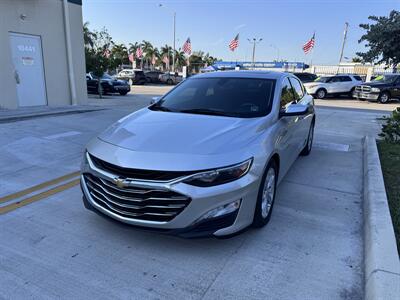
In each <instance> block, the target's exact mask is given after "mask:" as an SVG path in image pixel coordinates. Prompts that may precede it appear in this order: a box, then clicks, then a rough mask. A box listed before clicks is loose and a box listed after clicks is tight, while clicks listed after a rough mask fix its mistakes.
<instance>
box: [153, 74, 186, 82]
mask: <svg viewBox="0 0 400 300" xmlns="http://www.w3.org/2000/svg"><path fill="white" fill-rule="evenodd" d="M158 78H159V79H160V81H161V82H162V83H166V84H178V83H179V82H181V81H182V80H183V77H182V76H180V75H178V73H164V74H161V75H160V76H159V77H158Z"/></svg>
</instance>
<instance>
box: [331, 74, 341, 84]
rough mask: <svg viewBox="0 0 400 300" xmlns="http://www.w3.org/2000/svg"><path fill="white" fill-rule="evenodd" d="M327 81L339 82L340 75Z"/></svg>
mask: <svg viewBox="0 0 400 300" xmlns="http://www.w3.org/2000/svg"><path fill="white" fill-rule="evenodd" d="M329 82H332V83H334V82H341V80H340V76H335V77H332V78H331V80H329Z"/></svg>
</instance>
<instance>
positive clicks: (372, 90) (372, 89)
mask: <svg viewBox="0 0 400 300" xmlns="http://www.w3.org/2000/svg"><path fill="white" fill-rule="evenodd" d="M380 91H381V89H380V88H374V87H373V88H371V92H373V93H379V92H380Z"/></svg>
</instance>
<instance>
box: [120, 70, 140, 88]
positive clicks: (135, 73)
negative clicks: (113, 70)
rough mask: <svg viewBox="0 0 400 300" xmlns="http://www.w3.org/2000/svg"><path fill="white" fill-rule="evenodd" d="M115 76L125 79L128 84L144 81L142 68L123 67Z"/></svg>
mask: <svg viewBox="0 0 400 300" xmlns="http://www.w3.org/2000/svg"><path fill="white" fill-rule="evenodd" d="M116 77H117V79H121V80H126V81H127V82H128V83H129V84H130V85H132V84H145V83H146V75H145V74H144V72H143V71H142V70H132V69H124V70H122V71H121V72H119V73H118V75H117V76H116Z"/></svg>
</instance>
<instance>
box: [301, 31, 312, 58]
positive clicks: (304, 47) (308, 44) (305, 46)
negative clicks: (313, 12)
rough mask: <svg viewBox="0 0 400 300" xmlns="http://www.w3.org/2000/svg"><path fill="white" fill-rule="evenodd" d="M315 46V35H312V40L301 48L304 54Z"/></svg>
mask: <svg viewBox="0 0 400 300" xmlns="http://www.w3.org/2000/svg"><path fill="white" fill-rule="evenodd" d="M314 45H315V33H314V34H313V36H312V38H311V39H310V40H309V41H307V43H305V44H304V46H303V51H304V53H305V54H308V53H310V51H311V50H312V49H313V48H314Z"/></svg>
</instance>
